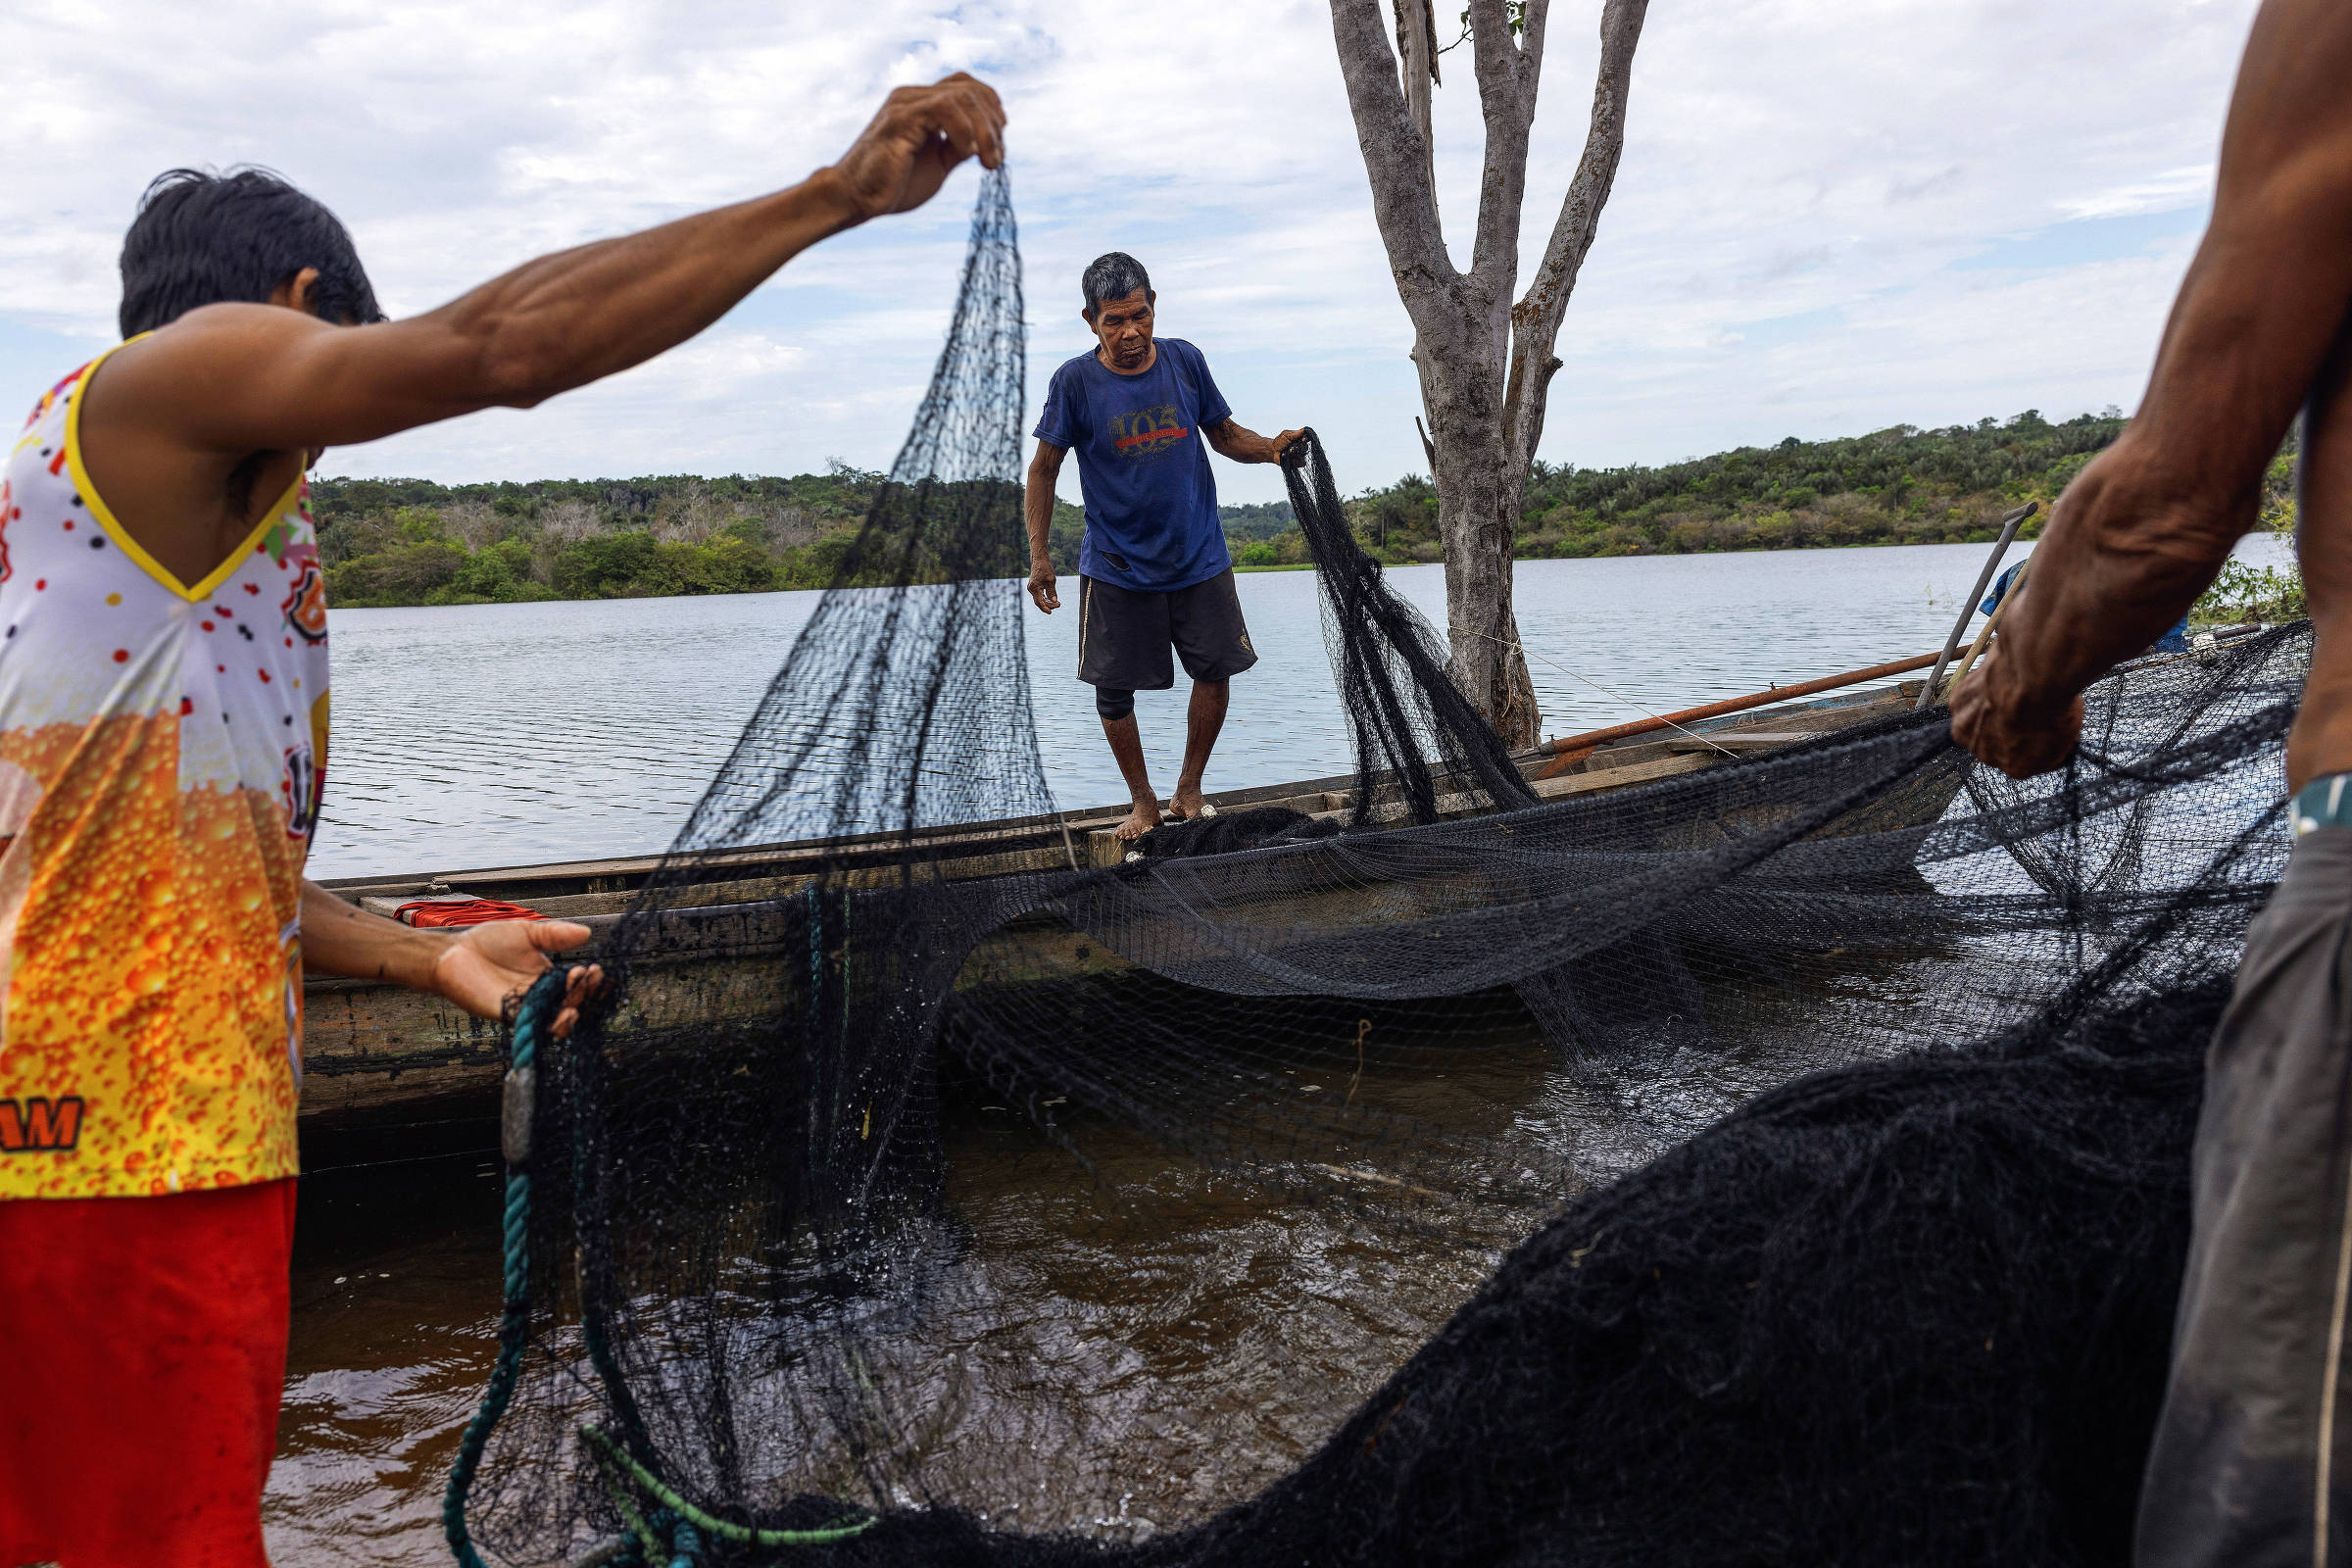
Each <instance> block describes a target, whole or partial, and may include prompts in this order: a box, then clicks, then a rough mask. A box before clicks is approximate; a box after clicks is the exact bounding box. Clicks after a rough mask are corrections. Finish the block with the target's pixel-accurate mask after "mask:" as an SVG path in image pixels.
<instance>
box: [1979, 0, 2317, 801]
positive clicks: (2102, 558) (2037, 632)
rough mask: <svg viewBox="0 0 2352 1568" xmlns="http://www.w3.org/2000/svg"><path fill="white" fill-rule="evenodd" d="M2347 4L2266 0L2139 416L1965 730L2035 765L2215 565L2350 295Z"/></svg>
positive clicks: (2061, 517) (2061, 538) (2246, 514)
mask: <svg viewBox="0 0 2352 1568" xmlns="http://www.w3.org/2000/svg"><path fill="white" fill-rule="evenodd" d="M2347 79H2352V8H2346V7H2344V6H2341V5H2338V4H2335V3H2333V0H2269V3H2268V4H2266V5H2265V6H2264V7H2263V9H2262V12H2261V15H2260V16H2259V17H2257V18H2256V20H2255V24H2254V31H2253V36H2252V39H2251V40H2250V42H2249V43H2248V45H2247V48H2246V56H2245V60H2244V62H2243V63H2242V65H2241V66H2240V68H2239V72H2238V81H2237V89H2236V93H2235V95H2234V97H2233V98H2232V100H2231V104H2230V109H2229V123H2228V125H2227V127H2226V129H2225V132H2224V136H2223V142H2222V162H2221V181H2220V188H2219V190H2218V192H2217V194H2216V197H2215V202H2214V215H2213V222H2212V224H2211V226H2210V227H2209V228H2208V229H2207V230H2206V233H2205V238H2204V241H2203V243H2202V244H2201V245H2200V246H2199V247H2198V250H2197V256H2196V260H2195V261H2194V262H2193V263H2192V264H2191V265H2190V267H2189V270H2188V276H2187V278H2186V279H2185V280H2184V281H2183V283H2182V284H2181V287H2180V297H2179V298H2178V299H2177V300H2176V301H2175V303H2174V306H2173V312H2172V316H2171V319H2169V320H2168V321H2167V322H2166V325H2165V331H2164V338H2163V342H2162V344H2161V346H2160V347H2159V349H2158V352H2157V358H2156V368H2155V372H2154V374H2153V376H2152V377H2151V379H2150V381H2149V385H2148V393H2147V397H2146V400H2145V401H2144V402H2143V403H2142V404H2141V405H2140V409H2139V412H2138V414H2137V415H2136V416H2135V417H2133V419H2132V422H2131V427H2130V428H2129V429H2128V430H2127V431H2126V432H2125V434H2124V436H2123V437H2122V439H2120V440H2119V441H2117V442H2116V444H2115V445H2114V446H2113V447H2111V448H2109V449H2108V450H2107V451H2106V452H2105V453H2103V454H2101V455H2100V457H2099V458H2098V459H2097V460H2096V461H2095V462H2093V463H2092V464H2091V465H2090V466H2088V467H2086V468H2084V469H2083V470H2082V476H2081V477H2080V478H2078V479H2077V480H2076V481H2075V482H2074V484H2072V485H2071V486H2069V487H2068V489H2067V492H2066V495H2065V497H2064V498H2063V500H2062V501H2061V502H2060V504H2059V506H2058V508H2057V510H2056V515H2054V516H2053V518H2052V519H2051V523H2050V527H2049V530H2048V532H2047V533H2046V534H2045V535H2044V537H2043V539H2042V542H2041V544H2040V546H2039V548H2038V549H2037V550H2036V551H2035V552H2034V556H2035V559H2034V575H2033V578H2032V581H2031V586H2030V587H2029V588H2028V589H2027V590H2026V593H2025V597H2024V598H2023V599H2021V600H2020V601H2019V603H2018V605H2017V608H2016V609H2015V610H2014V611H2012V612H2011V613H2010V615H2009V617H2008V620H2007V622H2006V624H2005V625H2004V627H2003V631H2002V635H2001V638H2000V640H1999V641H1998V642H1996V643H1995V644H1994V650H1995V652H1994V654H1993V656H1992V657H1991V658H1989V659H1988V660H1987V661H1986V662H1985V665H1984V666H1983V673H1982V675H1981V676H1980V677H1979V678H1977V679H1974V680H1971V681H1969V682H1968V683H1967V684H1966V685H1964V686H1963V687H1962V688H1961V690H1960V691H1959V692H1957V693H1955V694H1954V697H1953V702H1952V731H1953V735H1954V736H1955V738H1956V739H1958V740H1959V742H1960V744H1962V745H1963V746H1966V747H1967V748H1968V749H1969V750H1971V751H1973V752H1975V753H1976V754H1977V755H1978V756H1979V757H1981V758H1983V759H1985V760H1986V761H1989V762H1992V763H1993V764H1995V765H1996V766H1999V767H2000V768H2002V769H2003V770H2004V771H2006V772H2009V773H2012V774H2015V775H2017V776H2019V777H2024V776H2026V775H2027V774H2031V773H2036V772H2040V771H2043V770H2045V769H2048V768H2052V767H2056V766H2058V765H2060V764H2061V763H2062V762H2064V761H2065V760H2066V758H2067V757H2068V755H2069V754H2070V753H2071V752H2072V751H2073V749H2074V744H2075V739H2076V735H2077V732H2078V730H2079V728H2080V725H2081V722H2082V707H2081V700H2080V694H2081V692H2082V689H2083V688H2084V687H2085V686H2087V685H2088V684H2089V683H2090V682H2091V681H2092V680H2094V679H2096V678H2097V677H2098V676H2099V674H2100V673H2102V672H2103V671H2105V670H2106V669H2108V668H2109V667H2111V666H2112V665H2114V664H2115V663H2116V662H2119V661H2121V660H2124V659H2128V658H2130V657H2131V656H2132V655H2134V654H2136V653H2139V652H2140V651H2141V650H2143V649H2145V648H2146V647H2147V646H2148V644H2150V643H2151V642H2153V641H2154V640H2155V639H2156V638H2157V637H2158V636H2159V635H2161V634H2162V633H2163V631H2164V630H2165V628H2166V627H2168V626H2170V625H2171V624H2172V623H2173V622H2174V621H2175V620H2177V619H2179V618H2180V614H2181V613H2183V612H2184V611H2186V610H2187V608H2188V607H2189V606H2190V605H2191V604H2193V603H2194V602H2195V600H2196V597H2197V595H2198V594H2199V593H2201V592H2203V591H2204V589H2205V587H2206V586H2207V585H2208V584H2209V583H2211V582H2212V580H2213V578H2214V574H2215V573H2216V572H2217V571H2218V570H2219V569H2220V567H2221V564H2222V563H2223V562H2224V561H2225V560H2227V559H2228V557H2229V549H2230V546H2231V544H2232V543H2233V542H2234V541H2235V540H2236V539H2237V537H2238V535H2240V534H2241V533H2243V532H2244V531H2245V530H2246V528H2247V527H2248V526H2249V525H2251V523H2252V522H2253V520H2254V518H2255V515H2256V514H2257V510H2258V507H2259V502H2260V486H2261V480H2262V474H2263V470H2264V469H2265V467H2266V466H2268V465H2269V463H2270V460H2271V458H2272V457H2273V455H2274V454H2275V453H2276V452H2277V451H2278V443H2279V441H2280V439H2281V438H2282V437H2283V436H2284V434H2285V432H2286V427H2287V425H2288V423H2289V422H2290V421H2291V420H2292V419H2293V417H2294V416H2295V411H2296V409H2297V407H2298V406H2299V405H2300V403H2301V402H2302V399H2303V397H2304V395H2305V392H2306V391H2307V389H2308V388H2309V387H2310V386H2311V384H2312V381H2313V378H2314V376H2315V375H2316V373H2317V372H2318V370H2319V368H2320V366H2321V363H2322V361H2323V359H2324V358H2325V357H2326V355H2327V351H2328V347H2329V344H2330V343H2331V341H2332V340H2333V339H2334V338H2335V337H2336V335H2337V332H2338V330H2339V328H2340V327H2341V326H2342V325H2343V323H2344V320H2345V316H2346V310H2347V307H2348V306H2352V246H2347V245H2346V243H2345V240H2344V236H2345V235H2346V234H2347V233H2348V232H2352V94H2346V93H2345V92H2344V91H2343V83H2344V81H2345V80H2347Z"/></svg>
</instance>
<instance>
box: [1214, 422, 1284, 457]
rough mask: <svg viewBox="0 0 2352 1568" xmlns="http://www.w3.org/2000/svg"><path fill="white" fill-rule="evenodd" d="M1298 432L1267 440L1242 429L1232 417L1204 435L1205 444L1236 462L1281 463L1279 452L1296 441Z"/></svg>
mask: <svg viewBox="0 0 2352 1568" xmlns="http://www.w3.org/2000/svg"><path fill="white" fill-rule="evenodd" d="M1301 433H1302V432H1300V431H1298V430H1285V431H1283V432H1282V434H1280V435H1278V436H1274V437H1271V438H1268V437H1266V436H1262V435H1259V434H1258V433H1257V432H1256V431H1255V430H1250V429H1245V428H1244V427H1243V426H1242V425H1241V423H1240V422H1239V421H1237V420H1236V419H1235V418H1234V417H1233V416H1231V415H1227V416H1226V417H1224V418H1222V419H1220V420H1218V421H1217V422H1216V423H1215V424H1212V425H1210V426H1209V427H1208V429H1207V432H1206V434H1207V436H1208V444H1209V445H1210V446H1212V447H1214V448H1216V449H1217V451H1218V452H1219V453H1220V454H1222V455H1223V456H1225V457H1228V458H1231V459H1232V460H1233V461H1234V462H1236V463H1280V462H1281V461H1282V449H1283V448H1285V447H1287V446H1289V445H1290V444H1291V443H1292V442H1294V441H1296V440H1298V439H1299V435H1300V434H1301Z"/></svg>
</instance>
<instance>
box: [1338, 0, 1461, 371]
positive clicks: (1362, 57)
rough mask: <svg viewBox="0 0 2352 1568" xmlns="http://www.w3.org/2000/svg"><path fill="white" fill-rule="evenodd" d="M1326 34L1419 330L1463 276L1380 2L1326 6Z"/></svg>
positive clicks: (1400, 285)
mask: <svg viewBox="0 0 2352 1568" xmlns="http://www.w3.org/2000/svg"><path fill="white" fill-rule="evenodd" d="M1331 32H1332V38H1333V40H1334V41H1335V42H1336V43H1337V44H1338V46H1339V53H1340V76H1341V79H1342V80H1344V81H1345V82H1346V83H1347V85H1348V113H1349V114H1350V115H1351V116H1352V117H1353V118H1354V120H1355V140H1356V145H1357V146H1358V147H1360V148H1361V149H1362V150H1363V155H1364V172H1365V174H1366V175H1368V176H1369V177H1370V179H1371V182H1372V217H1373V219H1374V221H1376V222H1378V224H1379V225H1380V238H1381V243H1382V244H1383V245H1384V246H1386V247H1387V248H1388V253H1389V269H1390V270H1391V271H1392V272H1394V273H1395V274H1396V276H1397V293H1398V295H1399V296H1400V297H1401V298H1402V299H1403V301H1404V307H1405V310H1406V311H1407V312H1408V313H1410V314H1413V315H1414V316H1415V321H1414V325H1415V326H1416V327H1418V326H1419V325H1420V321H1419V319H1418V308H1419V306H1420V304H1421V302H1423V301H1425V300H1427V299H1428V298H1430V297H1431V296H1432V295H1433V294H1434V293H1435V292H1437V291H1438V290H1440V289H1443V288H1444V287H1446V285H1448V284H1450V283H1452V282H1454V281H1456V280H1457V279H1458V278H1459V276H1460V274H1459V273H1457V272H1456V271H1455V270H1454V269H1453V262H1452V259H1451V258H1449V257H1448V256H1447V255H1446V234H1445V230H1444V228H1443V227H1442V226H1441V225H1440V222H1439V220H1438V192H1437V186H1436V183H1435V182H1434V181H1433V180H1432V179H1431V178H1430V161H1429V159H1428V158H1427V157H1426V156H1424V150H1425V148H1426V146H1427V144H1426V143H1424V142H1423V141H1422V140H1421V137H1420V133H1419V132H1418V131H1417V130H1416V129H1415V128H1414V126H1413V123H1412V118H1411V116H1410V115H1409V113H1408V112H1407V111H1406V108H1405V102H1404V93H1403V90H1402V86H1401V84H1400V82H1399V81H1398V79H1397V54H1396V51H1395V50H1394V49H1392V48H1391V47H1390V46H1389V39H1388V29H1387V28H1386V27H1385V26H1383V25H1382V24H1381V16H1380V5H1379V0H1331Z"/></svg>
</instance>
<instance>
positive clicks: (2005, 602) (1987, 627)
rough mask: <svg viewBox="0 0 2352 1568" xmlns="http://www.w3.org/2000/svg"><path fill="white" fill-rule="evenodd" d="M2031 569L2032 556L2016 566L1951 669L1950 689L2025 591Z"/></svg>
mask: <svg viewBox="0 0 2352 1568" xmlns="http://www.w3.org/2000/svg"><path fill="white" fill-rule="evenodd" d="M2033 569H2034V558H2033V557H2032V556H2028V557H2027V558H2026V559H2025V561H2024V562H2023V563H2022V564H2020V565H2019V566H2018V568H2017V575H2016V576H2014V577H2012V578H2010V579H2009V591H2008V592H2007V593H2005V594H2003V595H2001V602H2000V603H1999V604H1997V605H1995V606H1993V607H1992V613H1991V614H1989V615H1986V616H1985V624H1984V625H1983V626H1981V627H1979V628H1978V629H1977V640H1976V641H1975V642H1973V643H1970V644H1969V645H1968V657H1967V658H1966V659H1963V660H1961V661H1960V667H1959V668H1958V669H1955V670H1953V671H1952V685H1951V690H1952V691H1957V690H1959V689H1960V683H1961V682H1962V681H1964V680H1966V679H1968V672H1969V670H1970V669H1972V668H1974V667H1975V665H1976V662H1977V656H1978V655H1979V654H1981V653H1983V652H1984V651H1985V644H1986V643H1987V642H1989V641H1991V640H1992V628H1993V627H1995V626H1998V625H1999V624H2000V623H2001V617H2002V616H2003V615H2006V614H2007V613H2009V607H2010V606H2011V605H2014V604H2016V603H2017V596H2018V595H2019V594H2020V593H2022V592H2024V591H2025V586H2026V577H2027V575H2028V574H2029V573H2031V572H2032V571H2033ZM1944 700H1945V701H1946V702H1949V701H1950V700H1951V694H1950V692H1946V693H1945V694H1944Z"/></svg>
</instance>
